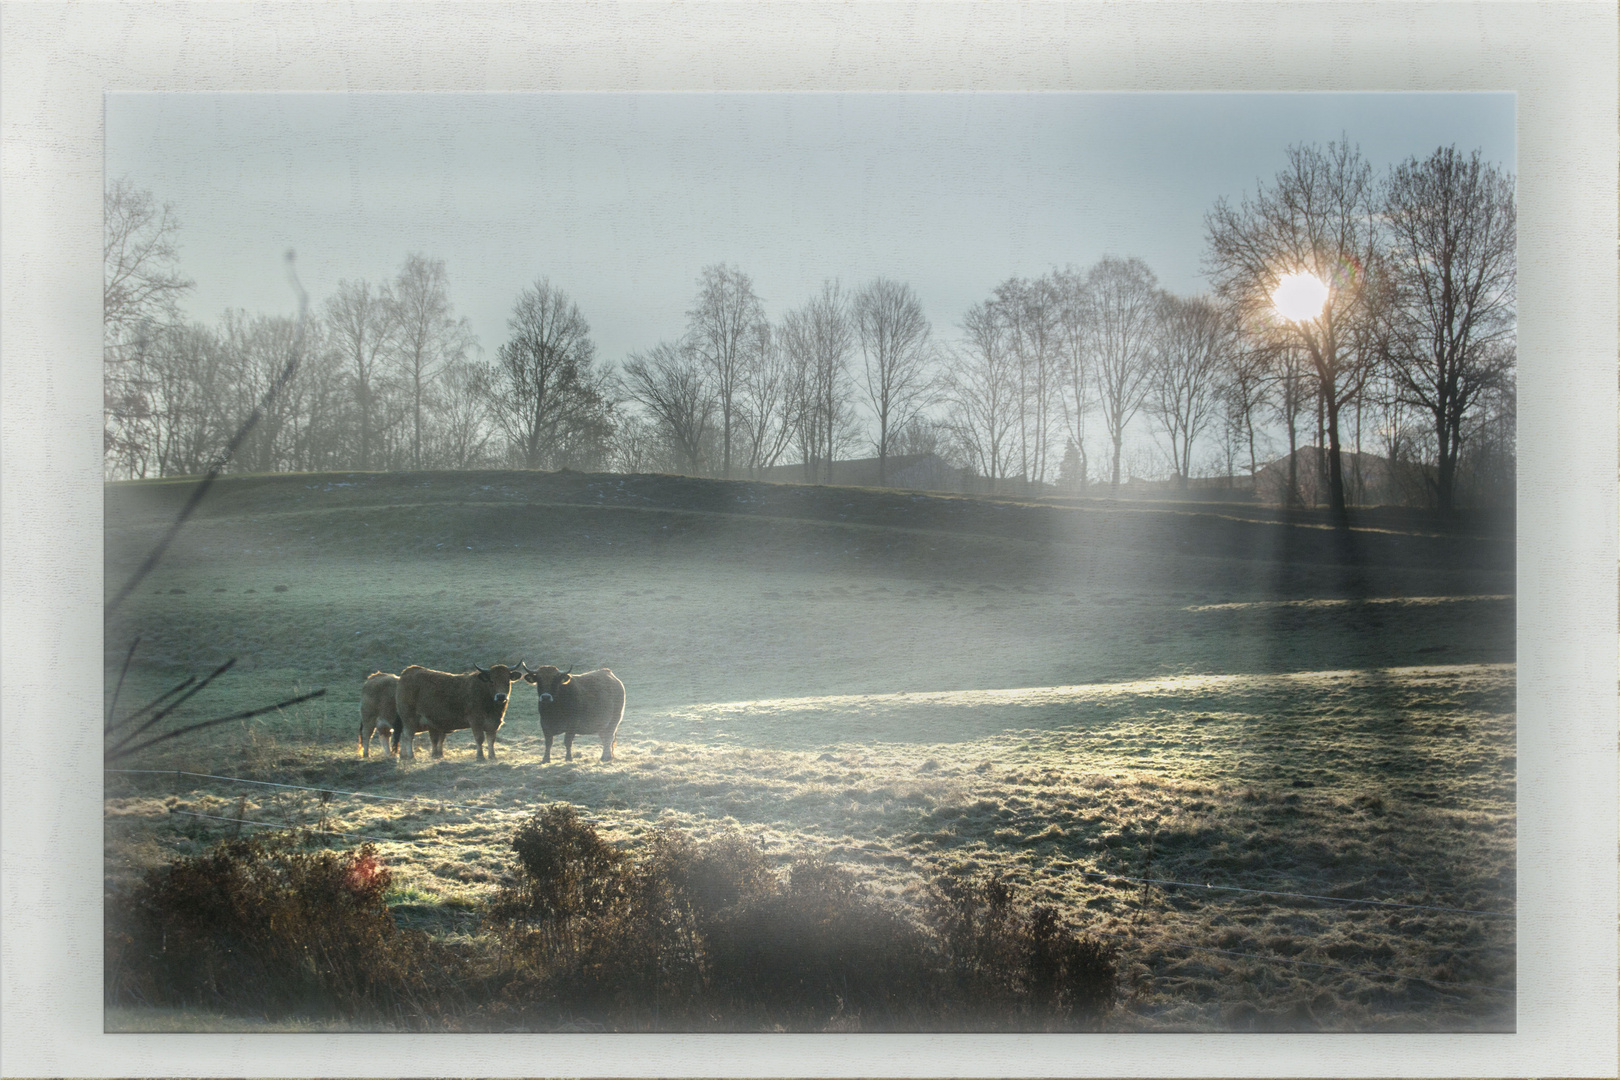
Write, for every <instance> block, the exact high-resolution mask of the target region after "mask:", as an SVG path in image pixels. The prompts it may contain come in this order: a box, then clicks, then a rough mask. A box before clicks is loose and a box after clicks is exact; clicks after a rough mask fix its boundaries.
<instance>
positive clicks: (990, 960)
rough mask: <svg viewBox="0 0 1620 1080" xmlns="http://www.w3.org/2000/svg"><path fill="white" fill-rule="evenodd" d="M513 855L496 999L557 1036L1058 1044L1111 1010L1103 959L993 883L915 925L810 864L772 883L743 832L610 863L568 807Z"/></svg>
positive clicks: (1105, 951)
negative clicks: (603, 1027)
mask: <svg viewBox="0 0 1620 1080" xmlns="http://www.w3.org/2000/svg"><path fill="white" fill-rule="evenodd" d="M513 849H514V851H516V852H517V854H518V866H517V868H516V875H515V878H516V880H515V881H514V882H513V883H512V884H511V885H510V886H509V887H507V888H506V889H504V890H503V891H502V893H501V894H500V895H499V897H498V898H497V899H496V901H495V903H494V904H492V905H491V907H490V914H491V917H492V919H493V921H494V923H495V927H496V931H497V933H498V934H499V935H500V936H501V938H502V940H503V941H504V943H505V945H506V951H507V953H508V954H509V955H510V957H511V961H510V964H509V966H508V967H507V968H506V969H505V970H504V981H503V983H502V988H501V993H500V997H501V1001H502V1003H503V1005H504V1007H506V1008H509V1009H511V1010H512V1011H515V1012H517V1013H520V1014H527V1015H532V1016H535V1017H545V1018H547V1020H548V1021H549V1022H550V1023H552V1024H555V1023H557V1022H559V1021H564V1020H567V1019H569V1018H570V1017H575V1016H588V1017H591V1018H594V1019H596V1020H603V1019H605V1018H611V1019H609V1023H610V1024H611V1025H612V1026H616V1027H619V1028H621V1029H624V1028H628V1029H637V1028H641V1029H663V1030H670V1029H675V1030H681V1029H687V1030H704V1029H707V1030H760V1029H770V1028H778V1029H788V1030H809V1031H819V1030H835V1029H836V1030H1028V1029H1043V1028H1044V1029H1068V1028H1075V1027H1082V1026H1085V1025H1086V1024H1088V1023H1090V1022H1091V1021H1092V1019H1094V1018H1095V1017H1096V1016H1098V1015H1100V1014H1101V1013H1102V1012H1103V1011H1105V1010H1106V1009H1107V1008H1108V1007H1109V1006H1110V1005H1111V1004H1112V1003H1113V1001H1114V996H1115V969H1114V964H1113V953H1112V950H1111V949H1110V948H1109V947H1106V946H1103V945H1101V944H1099V943H1098V942H1096V941H1094V940H1090V939H1085V938H1081V937H1079V936H1078V935H1076V934H1075V933H1073V932H1072V931H1070V930H1069V929H1068V928H1066V927H1064V926H1063V925H1062V924H1061V922H1060V921H1059V920H1058V918H1057V915H1056V913H1055V912H1054V911H1053V910H1051V909H1050V908H1045V907H1036V908H1034V909H1025V908H1024V907H1022V906H1020V905H1019V904H1018V903H1017V901H1016V897H1015V895H1014V893H1013V890H1012V888H1011V886H1010V885H1008V884H1007V882H1006V881H1005V880H1004V879H1002V878H1000V877H996V876H994V875H992V876H988V877H973V876H971V875H969V874H967V873H965V872H962V871H955V872H952V873H947V874H945V875H942V876H941V877H940V878H938V879H937V880H936V881H935V882H934V884H933V887H932V891H931V897H932V899H931V902H930V904H929V906H928V908H927V910H926V911H924V912H922V913H921V914H920V915H919V913H918V912H915V911H907V910H904V909H902V908H900V907H897V906H895V905H892V904H889V903H885V902H882V901H879V900H876V899H872V898H870V897H867V896H865V895H863V894H862V892H861V890H860V888H859V887H858V885H857V884H856V882H855V880H854V879H853V878H852V877H851V875H850V874H849V873H848V872H847V871H846V870H844V869H842V868H840V867H838V866H835V865H833V864H831V863H827V862H825V861H823V860H820V859H800V860H799V861H797V862H795V863H793V864H792V866H790V867H789V868H788V869H787V871H786V873H785V874H781V875H779V874H777V873H776V872H774V871H773V870H772V869H771V867H770V865H769V864H768V862H767V861H766V859H765V857H764V855H763V854H762V853H761V852H760V850H759V849H758V848H757V847H756V846H755V845H754V844H753V843H751V842H750V841H749V840H748V839H747V838H746V837H743V836H741V835H738V834H735V833H733V834H729V835H725V836H721V837H718V838H716V839H713V840H708V841H702V842H700V841H695V840H693V839H691V838H690V837H688V836H685V835H682V834H680V833H676V832H673V831H668V830H666V831H663V832H660V833H658V834H656V835H655V836H654V837H653V838H652V839H651V840H650V842H649V843H648V844H647V845H646V846H645V847H644V848H643V849H642V850H640V851H639V852H635V853H629V852H620V851H618V850H617V849H613V848H611V847H610V846H608V845H607V844H606V842H605V841H603V840H601V838H600V837H598V836H597V835H596V832H595V830H594V829H592V828H591V826H590V825H589V823H587V822H584V821H582V820H580V819H579V817H578V816H577V814H575V813H574V811H573V810H572V808H570V807H566V806H556V807H548V808H546V809H544V810H541V811H539V812H538V813H536V814H535V816H534V817H533V818H531V819H530V820H529V821H528V822H525V823H524V824H523V825H522V826H520V827H519V829H518V830H517V832H516V833H515V834H514V836H513Z"/></svg>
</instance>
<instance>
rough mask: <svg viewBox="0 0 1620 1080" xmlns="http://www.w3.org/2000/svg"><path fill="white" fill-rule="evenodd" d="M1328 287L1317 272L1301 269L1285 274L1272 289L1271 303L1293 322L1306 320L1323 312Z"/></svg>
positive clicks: (1280, 313)
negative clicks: (1297, 271)
mask: <svg viewBox="0 0 1620 1080" xmlns="http://www.w3.org/2000/svg"><path fill="white" fill-rule="evenodd" d="M1327 298H1328V287H1327V286H1326V285H1324V284H1323V283H1322V279H1321V278H1319V277H1317V276H1316V275H1315V274H1312V273H1308V272H1306V271H1300V272H1299V273H1295V274H1284V275H1283V276H1282V280H1281V281H1279V282H1277V287H1276V288H1275V289H1273V290H1272V291H1271V303H1272V305H1273V306H1275V307H1276V309H1277V314H1279V315H1281V316H1282V317H1283V318H1285V319H1288V320H1289V321H1291V322H1305V321H1306V320H1308V319H1314V318H1316V317H1317V316H1318V315H1320V314H1322V308H1323V307H1324V306H1326V304H1327Z"/></svg>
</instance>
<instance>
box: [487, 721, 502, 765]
mask: <svg viewBox="0 0 1620 1080" xmlns="http://www.w3.org/2000/svg"><path fill="white" fill-rule="evenodd" d="M499 730H500V728H490V729H489V760H491V761H494V760H495V733H496V732H497V731H499Z"/></svg>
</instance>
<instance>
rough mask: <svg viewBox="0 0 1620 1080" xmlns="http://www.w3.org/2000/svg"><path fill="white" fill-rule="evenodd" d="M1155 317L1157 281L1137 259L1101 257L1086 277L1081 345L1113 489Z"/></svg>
mask: <svg viewBox="0 0 1620 1080" xmlns="http://www.w3.org/2000/svg"><path fill="white" fill-rule="evenodd" d="M1158 313H1159V281H1158V278H1156V277H1154V275H1153V271H1152V270H1149V269H1148V268H1147V264H1146V263H1144V262H1142V260H1141V259H1135V258H1132V259H1120V258H1116V257H1114V256H1104V257H1103V258H1102V259H1101V260H1100V261H1099V262H1098V263H1097V265H1095V266H1093V267H1092V268H1091V270H1090V272H1089V273H1087V274H1086V304H1085V326H1086V340H1087V341H1088V342H1089V354H1090V357H1091V370H1092V374H1093V377H1094V378H1095V380H1096V386H1097V397H1098V399H1099V401H1098V403H1099V404H1100V405H1101V406H1102V413H1103V422H1104V424H1105V425H1106V426H1107V428H1108V437H1109V438H1110V439H1112V440H1113V443H1114V467H1113V473H1112V479H1111V481H1110V483H1111V485H1112V486H1113V487H1114V488H1116V489H1117V488H1118V487H1119V464H1120V451H1121V447H1122V446H1123V445H1124V441H1125V428H1126V427H1127V426H1128V425H1129V424H1130V422H1131V420H1132V418H1134V417H1135V416H1136V413H1137V411H1138V410H1139V409H1141V407H1142V404H1143V402H1144V401H1146V399H1147V394H1148V390H1149V388H1150V386H1151V379H1152V375H1153V344H1154V340H1155V333H1156V321H1157V317H1158Z"/></svg>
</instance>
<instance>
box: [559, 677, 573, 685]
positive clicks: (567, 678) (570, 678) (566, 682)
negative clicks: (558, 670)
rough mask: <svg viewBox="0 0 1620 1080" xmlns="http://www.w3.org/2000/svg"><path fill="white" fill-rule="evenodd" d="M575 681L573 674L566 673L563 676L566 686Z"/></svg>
mask: <svg viewBox="0 0 1620 1080" xmlns="http://www.w3.org/2000/svg"><path fill="white" fill-rule="evenodd" d="M573 681H574V677H573V676H572V675H564V676H563V677H562V685H564V686H567V685H568V684H569V683H571V682H573Z"/></svg>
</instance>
